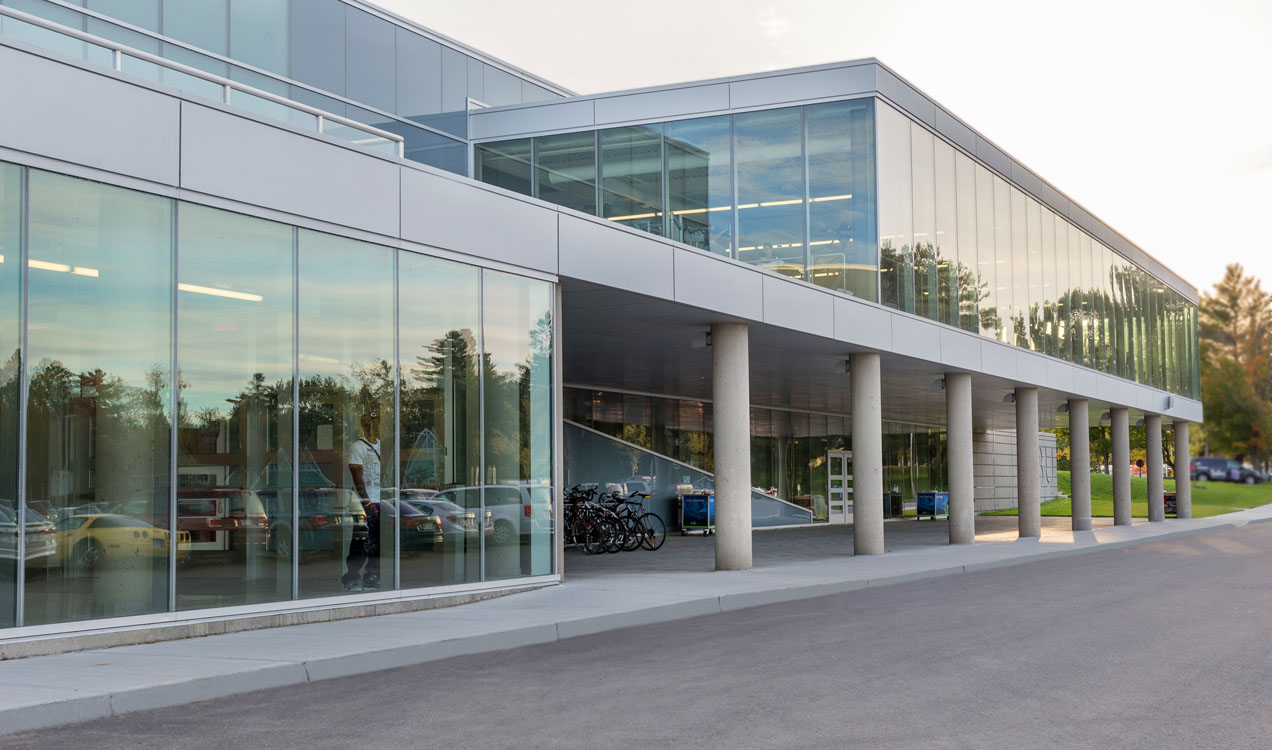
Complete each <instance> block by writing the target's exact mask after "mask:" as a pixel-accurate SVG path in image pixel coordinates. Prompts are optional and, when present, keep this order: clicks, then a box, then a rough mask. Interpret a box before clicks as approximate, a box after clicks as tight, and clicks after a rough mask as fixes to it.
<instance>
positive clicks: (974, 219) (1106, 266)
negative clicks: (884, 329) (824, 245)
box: [877, 105, 1200, 398]
mask: <svg viewBox="0 0 1272 750" xmlns="http://www.w3.org/2000/svg"><path fill="white" fill-rule="evenodd" d="M877 109H878V114H877V117H878V122H879V135H878V141H879V145H878V152H877V159H878V163H879V166H878V174H879V188H878V190H879V238H880V244H879V247H880V249H879V258H880V269H879V278H880V288H881V290H882V299H881V302H882V303H883V304H884V305H887V306H889V307H892V308H895V309H898V310H902V311H905V312H908V313H912V314H915V315H919V316H921V317H924V318H928V319H929V320H935V321H938V322H941V323H946V324H948V325H957V326H959V327H960V328H962V329H964V330H967V331H972V332H976V331H979V332H980V334H981V335H983V336H987V337H990V338H996V339H998V340H1000V341H1003V342H1006V343H1011V344H1013V345H1015V346H1019V347H1022V348H1026V349H1030V350H1032V351H1035V352H1039V353H1041V354H1048V355H1050V356H1055V357H1060V358H1061V359H1065V360H1067V361H1070V362H1074V363H1076V364H1080V365H1083V366H1086V367H1090V368H1092V369H1096V370H1100V371H1101V372H1105V373H1108V374H1110V375H1117V376H1120V377H1124V378H1128V379H1131V380H1136V381H1137V382H1140V383H1144V384H1145V385H1151V386H1153V387H1157V388H1162V389H1164V390H1169V391H1171V392H1173V393H1179V394H1181V395H1185V396H1189V397H1191V398H1197V397H1198V394H1199V392H1200V386H1199V384H1198V377H1197V375H1196V372H1197V370H1198V369H1199V368H1198V363H1197V353H1196V345H1195V337H1196V332H1195V326H1194V325H1193V324H1192V323H1190V322H1185V320H1189V321H1191V320H1194V319H1195V316H1196V306H1195V305H1192V304H1191V303H1189V302H1188V301H1187V300H1185V299H1184V298H1183V297H1182V296H1181V295H1179V294H1178V293H1176V292H1175V291H1174V290H1171V289H1169V288H1168V287H1167V286H1166V285H1165V284H1163V283H1162V282H1160V281H1158V280H1156V279H1153V278H1152V277H1150V276H1149V275H1148V273H1147V272H1145V271H1143V270H1142V269H1140V268H1138V267H1136V266H1135V265H1133V264H1131V263H1129V262H1127V261H1125V260H1124V259H1123V258H1122V257H1121V256H1120V255H1118V254H1117V253H1116V252H1114V251H1113V250H1112V249H1110V248H1109V247H1108V246H1106V245H1104V244H1103V243H1101V242H1099V241H1097V240H1095V239H1093V238H1092V237H1091V236H1090V235H1088V234H1086V233H1085V232H1083V231H1082V230H1080V229H1078V228H1077V227H1075V226H1073V225H1071V224H1070V223H1069V222H1068V220H1067V219H1065V218H1064V217H1062V216H1059V215H1058V214H1056V213H1054V212H1053V211H1051V209H1049V208H1047V207H1046V206H1044V205H1042V204H1041V203H1040V202H1039V201H1036V200H1034V199H1033V198H1032V197H1030V196H1029V195H1027V194H1025V193H1024V192H1023V191H1021V190H1020V189H1018V188H1016V187H1015V186H1013V185H1011V184H1010V183H1008V182H1007V181H1006V180H1004V179H1003V178H1001V177H999V176H997V175H995V174H994V173H993V172H992V171H990V170H989V169H988V168H986V167H984V166H981V165H980V164H977V163H975V162H974V161H972V160H971V158H970V157H967V156H966V155H964V154H962V153H958V152H956V151H954V149H953V147H952V146H950V145H948V144H946V143H945V142H944V141H943V140H941V139H939V138H937V137H936V136H935V135H934V134H932V133H931V132H930V131H928V130H927V129H926V128H924V127H922V126H921V125H919V124H918V123H915V122H913V121H911V120H910V119H909V118H908V117H906V116H904V115H902V114H901V113H900V112H898V111H896V110H894V109H892V108H891V107H889V106H886V105H880V106H879V107H878V108H877Z"/></svg>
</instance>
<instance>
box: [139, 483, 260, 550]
mask: <svg viewBox="0 0 1272 750" xmlns="http://www.w3.org/2000/svg"><path fill="white" fill-rule="evenodd" d="M167 511H168V504H167V503H164V502H162V501H160V502H155V501H154V500H152V499H151V498H149V497H135V498H133V499H131V500H128V501H126V502H123V503H120V504H119V505H117V506H115V508H114V513H116V514H118V515H123V516H131V517H133V518H136V519H139V520H143V521H146V522H147V523H149V524H150V525H151V526H154V527H155V528H159V529H164V528H167V526H168V512H167ZM177 530H178V531H185V532H189V535H190V552H191V553H208V552H215V553H220V552H246V551H248V550H263V549H265V545H266V543H267V542H268V539H269V523H268V520H267V518H266V515H265V506H264V505H263V504H262V503H261V499H260V497H259V496H258V495H257V494H256V493H255V492H253V491H251V490H243V489H236V488H229V487H226V488H221V487H217V488H211V487H209V488H198V489H184V490H177ZM183 559H184V558H183Z"/></svg>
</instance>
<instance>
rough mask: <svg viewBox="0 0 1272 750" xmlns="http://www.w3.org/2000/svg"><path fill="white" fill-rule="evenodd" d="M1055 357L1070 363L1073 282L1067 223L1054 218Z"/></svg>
mask: <svg viewBox="0 0 1272 750" xmlns="http://www.w3.org/2000/svg"><path fill="white" fill-rule="evenodd" d="M1055 224H1056V295H1057V302H1056V356H1057V357H1060V358H1061V359H1064V360H1067V361H1070V362H1072V361H1073V352H1072V351H1071V350H1070V348H1069V346H1070V344H1069V340H1070V330H1071V327H1072V322H1071V320H1070V317H1071V312H1070V310H1071V309H1072V296H1073V281H1072V276H1071V271H1070V264H1071V263H1072V258H1071V257H1070V255H1069V222H1067V221H1065V220H1064V219H1063V218H1061V217H1059V216H1056V217H1055Z"/></svg>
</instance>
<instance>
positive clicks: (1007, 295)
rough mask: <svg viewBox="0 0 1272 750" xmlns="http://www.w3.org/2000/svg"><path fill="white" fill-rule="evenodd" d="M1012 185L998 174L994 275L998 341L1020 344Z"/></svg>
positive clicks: (995, 200)
mask: <svg viewBox="0 0 1272 750" xmlns="http://www.w3.org/2000/svg"><path fill="white" fill-rule="evenodd" d="M1011 218H1012V217H1011V186H1010V185H1008V184H1007V182H1006V181H1005V180H1003V178H1001V177H994V259H995V260H994V275H995V279H994V280H995V282H997V287H996V288H995V295H996V296H997V298H998V340H999V341H1003V342H1006V343H1008V344H1015V343H1016V325H1015V324H1016V308H1015V305H1014V304H1013V300H1014V299H1015V294H1014V291H1015V289H1014V287H1013V286H1012V285H1013V284H1014V283H1015V278H1014V277H1013V276H1012V262H1011V261H1012V252H1011V251H1012V247H1011V241H1012V234H1011Z"/></svg>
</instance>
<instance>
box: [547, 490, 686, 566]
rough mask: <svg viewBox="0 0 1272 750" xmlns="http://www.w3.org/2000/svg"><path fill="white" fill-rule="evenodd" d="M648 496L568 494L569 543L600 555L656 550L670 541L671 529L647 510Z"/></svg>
mask: <svg viewBox="0 0 1272 750" xmlns="http://www.w3.org/2000/svg"><path fill="white" fill-rule="evenodd" d="M647 497H649V495H648V494H647V493H641V492H633V493H632V494H631V495H627V496H624V495H622V494H621V493H619V492H616V491H615V492H598V491H597V490H596V488H594V487H572V488H570V489H569V490H567V491H566V493H565V543H566V544H567V545H578V546H580V547H582V548H583V551H584V552H586V553H588V554H590V555H596V554H600V553H603V552H623V551H632V550H636V549H647V550H656V549H658V548H659V547H661V546H662V545H663V542H664V541H665V540H666V538H667V525H666V524H665V523H663V520H662V518H660V517H659V516H658V514H657V513H650V512H648V511H646V510H645V499H646V498H647Z"/></svg>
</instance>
